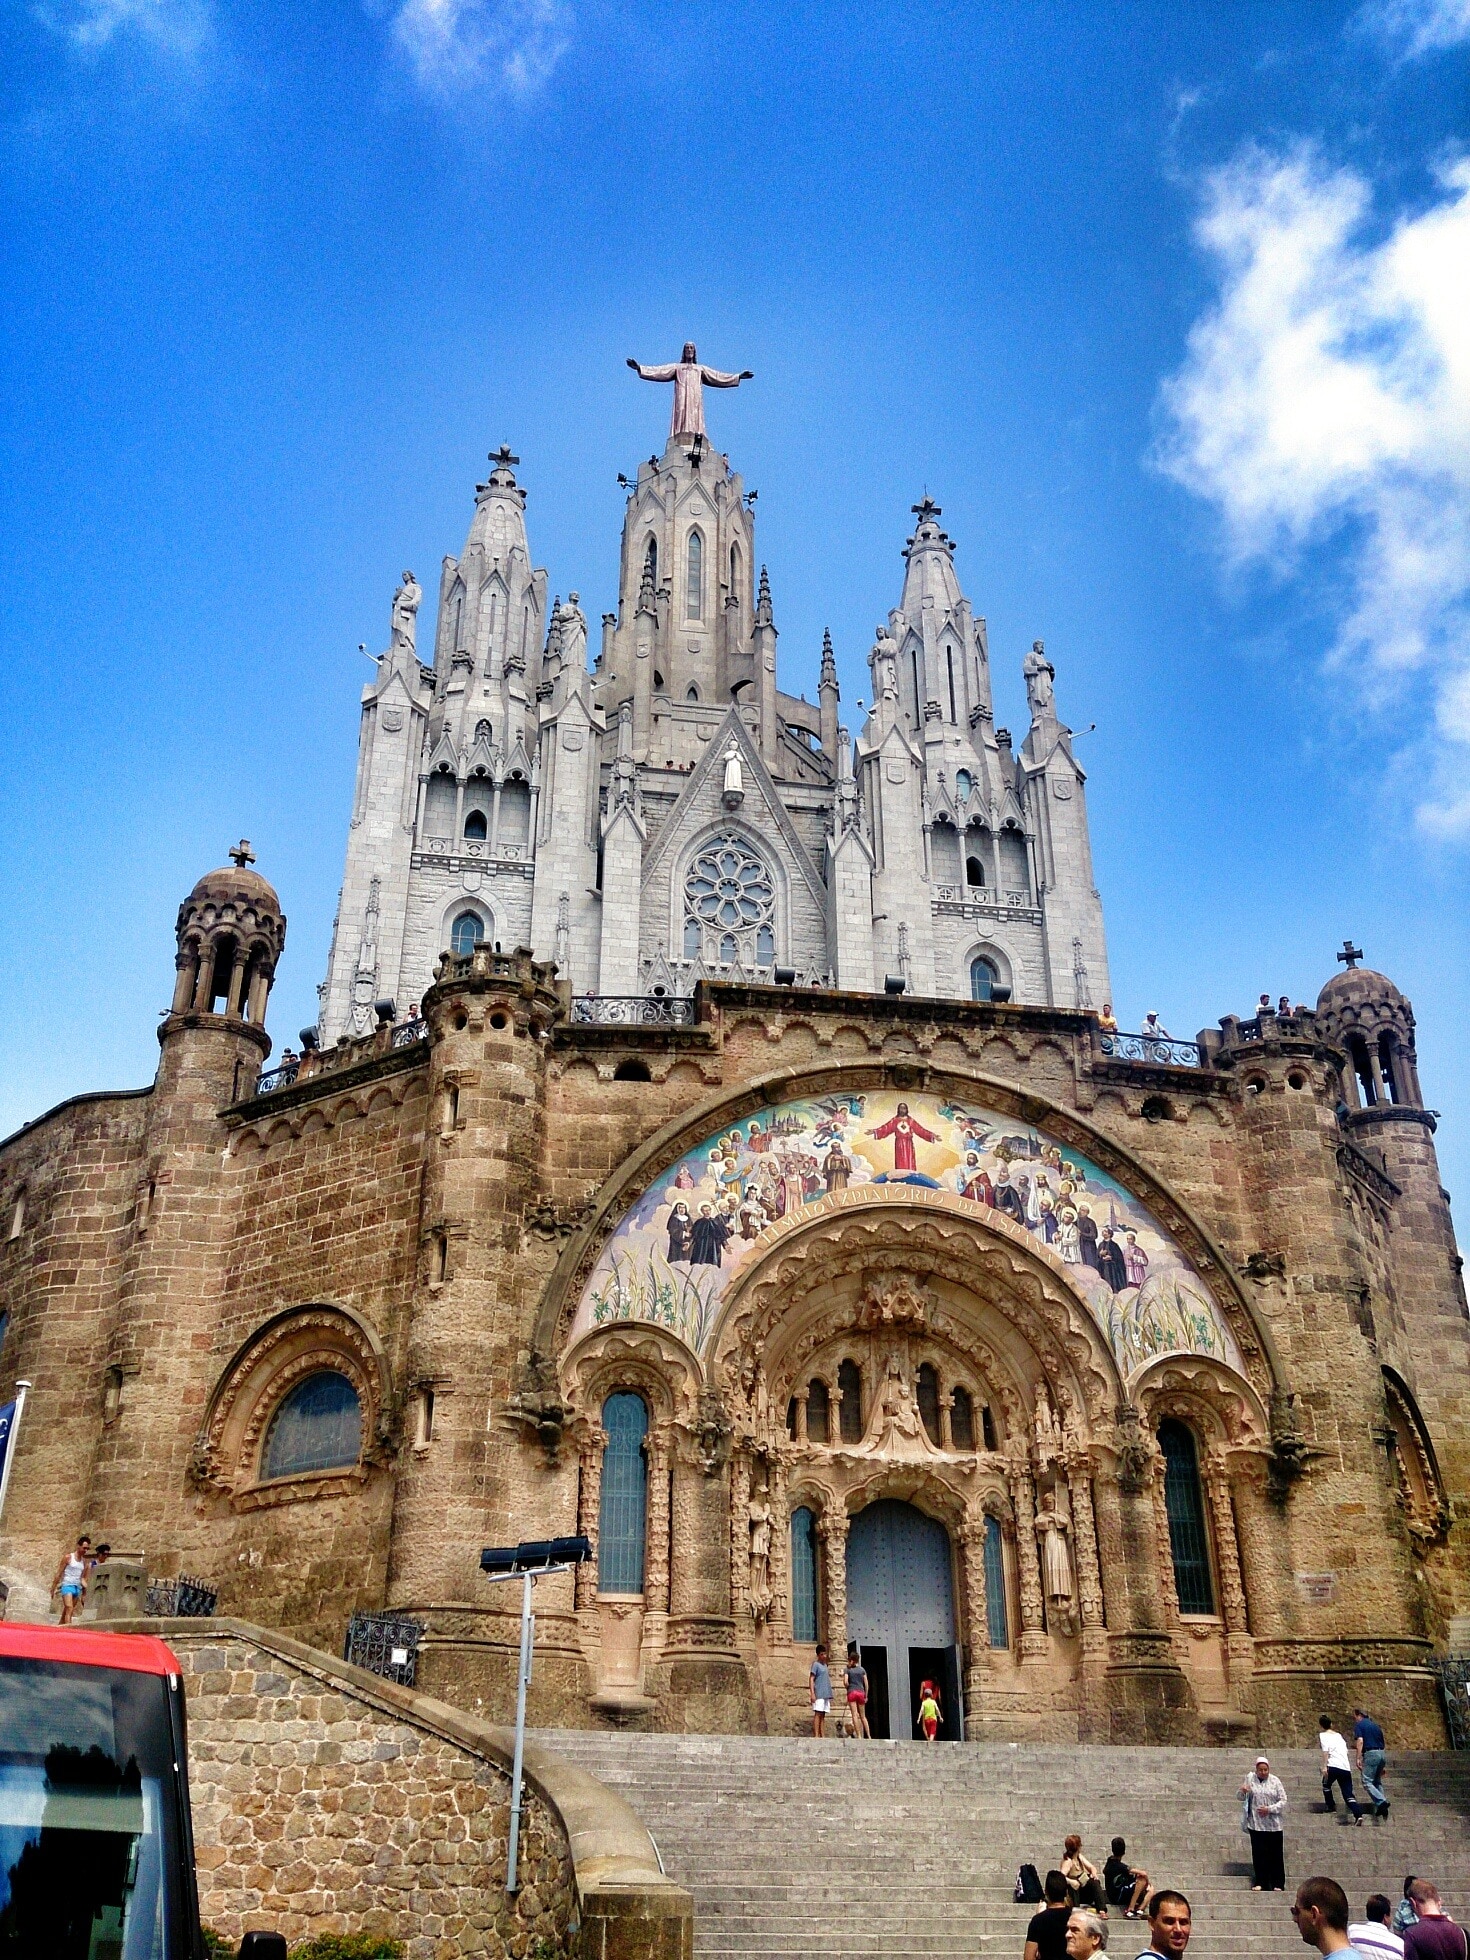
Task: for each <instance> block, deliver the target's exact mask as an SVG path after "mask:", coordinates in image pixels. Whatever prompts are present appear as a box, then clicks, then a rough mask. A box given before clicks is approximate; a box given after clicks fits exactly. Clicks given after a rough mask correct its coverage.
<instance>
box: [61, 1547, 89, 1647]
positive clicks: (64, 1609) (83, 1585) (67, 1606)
mask: <svg viewBox="0 0 1470 1960" xmlns="http://www.w3.org/2000/svg"><path fill="white" fill-rule="evenodd" d="M91 1553H92V1541H91V1539H90V1538H88V1537H87V1536H86V1534H85V1533H83V1535H82V1536H81V1537H80V1538H79V1539H78V1540H77V1543H76V1550H75V1551H72V1552H68V1553H67V1555H66V1557H65V1558H64V1559H63V1560H62V1561H61V1563H60V1565H59V1566H57V1568H56V1577H55V1578H54V1579H53V1580H52V1582H51V1596H52V1598H53V1599H54V1598H56V1597H58V1596H59V1597H60V1599H61V1624H62V1626H64V1627H69V1626H70V1625H71V1623H72V1621H73V1619H74V1618H75V1617H76V1614H77V1609H78V1608H79V1607H80V1606H81V1603H82V1601H83V1600H84V1599H85V1598H86V1596H87V1565H88V1561H89V1559H90V1557H91Z"/></svg>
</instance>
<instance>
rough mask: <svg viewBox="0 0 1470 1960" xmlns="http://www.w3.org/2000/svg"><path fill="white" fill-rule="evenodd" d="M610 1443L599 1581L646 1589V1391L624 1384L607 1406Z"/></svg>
mask: <svg viewBox="0 0 1470 1960" xmlns="http://www.w3.org/2000/svg"><path fill="white" fill-rule="evenodd" d="M602 1427H603V1429H604V1431H605V1432H606V1434H607V1448H606V1449H605V1450H604V1452H603V1457H602V1495H601V1515H600V1517H599V1520H598V1526H597V1584H598V1589H599V1591H601V1592H605V1593H641V1592H642V1590H643V1553H644V1545H645V1541H646V1537H647V1518H648V1454H647V1441H648V1409H647V1406H646V1404H645V1403H644V1400H643V1397H642V1396H641V1395H634V1394H633V1393H632V1392H631V1391H630V1390H628V1389H619V1390H618V1392H617V1393H616V1394H614V1395H609V1396H608V1398H607V1400H606V1401H605V1402H604V1403H603V1405H602Z"/></svg>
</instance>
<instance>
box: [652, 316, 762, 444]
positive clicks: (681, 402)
mask: <svg viewBox="0 0 1470 1960" xmlns="http://www.w3.org/2000/svg"><path fill="white" fill-rule="evenodd" d="M628 366H629V367H630V368H632V370H633V372H634V373H635V374H636V375H637V376H638V378H639V380H640V381H672V382H673V384H674V417H673V421H672V423H671V424H670V426H669V434H670V435H671V436H675V437H677V436H690V437H693V436H708V433H709V431H708V430H707V429H706V428H705V426H704V391H705V389H706V388H738V387H739V386H740V384H741V382H742V381H753V380H754V379H755V376H754V374H753V373H752V372H751V370H750V369H749V368H744V369H742V371H741V372H740V373H739V374H722V373H721V372H720V370H719V369H718V368H711V367H701V366H700V364H699V356H698V355H697V354H696V353H695V351H694V342H693V341H692V340H686V341H685V343H684V352H683V353H682V354H681V355H680V357H679V359H678V360H677V361H669V362H667V363H666V364H665V365H664V366H662V367H644V366H643V365H642V364H641V363H640V362H638V361H635V360H634V359H633V357H632V355H631V354H630V355H629V356H628Z"/></svg>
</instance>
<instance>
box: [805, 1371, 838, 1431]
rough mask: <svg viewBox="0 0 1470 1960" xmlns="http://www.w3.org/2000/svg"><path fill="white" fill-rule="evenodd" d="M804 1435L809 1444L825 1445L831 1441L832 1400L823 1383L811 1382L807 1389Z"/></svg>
mask: <svg viewBox="0 0 1470 1960" xmlns="http://www.w3.org/2000/svg"><path fill="white" fill-rule="evenodd" d="M806 1434H807V1441H808V1442H810V1443H826V1442H830V1440H831V1436H832V1400H831V1397H830V1396H829V1395H828V1393H827V1384H826V1383H825V1382H824V1381H813V1382H811V1383H810V1384H809V1385H808V1387H807V1392H806Z"/></svg>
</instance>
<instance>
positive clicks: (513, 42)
mask: <svg viewBox="0 0 1470 1960" xmlns="http://www.w3.org/2000/svg"><path fill="white" fill-rule="evenodd" d="M393 37H394V39H395V40H396V41H397V43H398V45H399V47H400V49H401V50H402V51H403V53H404V55H405V56H406V57H407V60H408V63H409V66H410V67H411V68H412V70H413V73H414V75H415V77H416V78H417V80H418V81H419V82H420V83H421V84H422V85H423V86H424V87H425V88H427V89H429V90H431V91H432V92H433V93H434V94H436V95H457V94H460V93H462V92H463V91H465V90H467V89H472V88H478V87H484V86H487V85H488V86H490V87H492V88H499V89H501V90H503V91H506V92H508V93H510V94H512V95H532V94H534V93H535V92H536V90H537V89H539V88H540V87H541V86H542V85H543V83H545V82H546V81H548V80H549V79H550V77H551V74H552V71H553V70H554V69H555V67H556V65H557V63H558V62H559V61H560V60H561V58H562V56H563V55H564V54H565V53H566V50H567V47H568V45H569V43H570V40H571V15H570V12H569V10H568V8H567V7H566V6H565V5H563V4H562V0H401V4H400V5H399V6H398V8H397V11H396V12H395V14H394V17H393Z"/></svg>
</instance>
